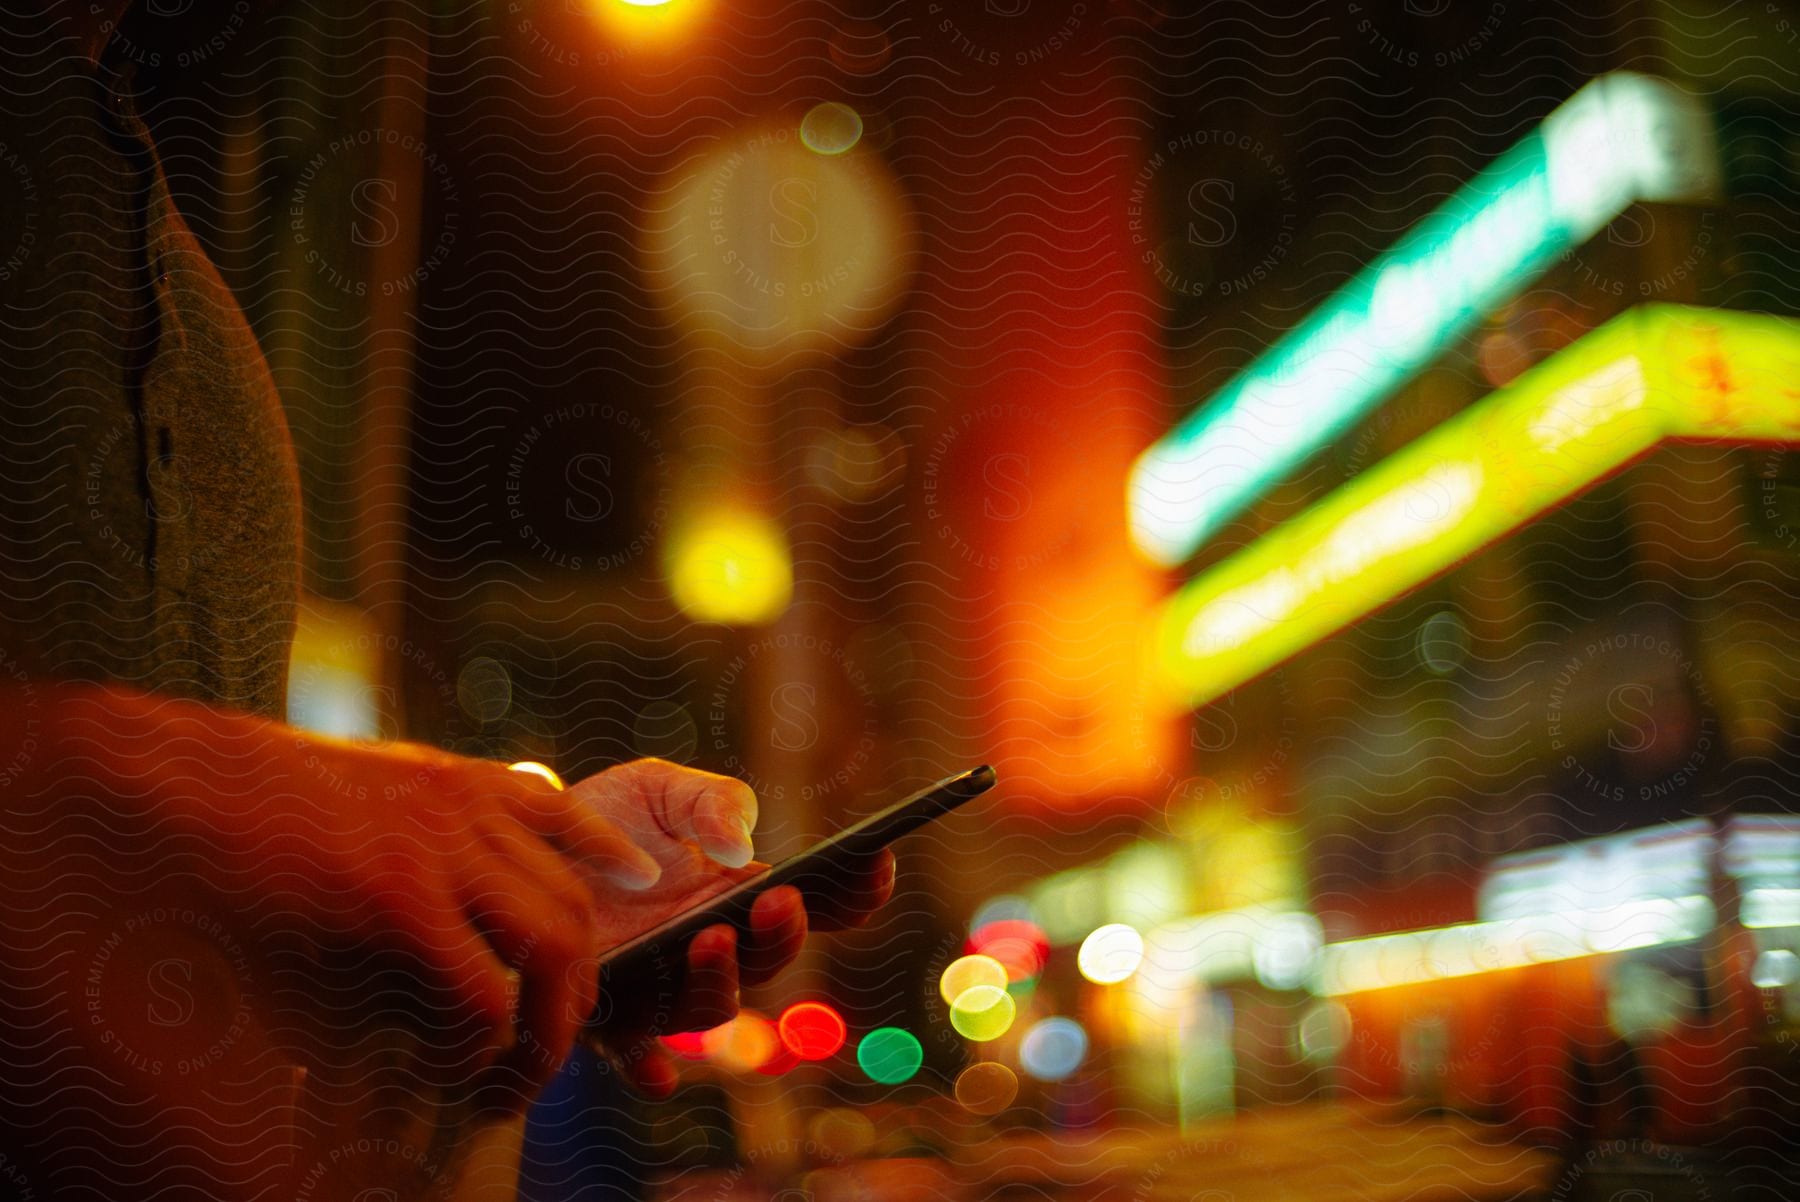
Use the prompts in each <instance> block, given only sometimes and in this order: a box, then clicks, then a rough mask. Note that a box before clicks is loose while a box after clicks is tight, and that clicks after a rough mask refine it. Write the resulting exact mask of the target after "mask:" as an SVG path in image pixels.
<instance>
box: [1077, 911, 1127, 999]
mask: <svg viewBox="0 0 1800 1202" xmlns="http://www.w3.org/2000/svg"><path fill="white" fill-rule="evenodd" d="M1143 961H1144V937H1143V936H1142V935H1140V934H1138V933H1137V929H1136V928H1135V927H1131V926H1127V925H1126V924H1125V923H1122V922H1113V923H1108V924H1107V925H1106V926H1103V927H1100V928H1098V929H1096V930H1095V931H1093V932H1092V933H1090V934H1089V935H1088V937H1087V938H1086V939H1083V940H1082V941H1081V950H1080V951H1079V952H1077V953H1076V955H1075V965H1076V967H1077V968H1079V969H1080V970H1081V975H1082V976H1084V977H1086V978H1087V979H1088V980H1090V981H1092V982H1093V983H1094V984H1096V985H1117V984H1118V983H1119V982H1120V981H1124V980H1128V979H1129V978H1130V977H1131V974H1132V973H1134V972H1136V971H1137V970H1138V965H1139V964H1142V963H1143Z"/></svg>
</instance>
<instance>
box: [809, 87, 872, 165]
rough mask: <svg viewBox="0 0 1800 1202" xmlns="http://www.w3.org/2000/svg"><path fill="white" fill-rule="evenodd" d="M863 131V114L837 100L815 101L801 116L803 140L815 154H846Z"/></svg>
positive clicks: (858, 139)
mask: <svg viewBox="0 0 1800 1202" xmlns="http://www.w3.org/2000/svg"><path fill="white" fill-rule="evenodd" d="M862 135H863V120H862V114H860V113H858V112H857V111H856V110H855V109H853V108H851V107H850V106H849V105H847V104H839V103H838V102H837V101H835V100H827V101H826V102H825V103H824V104H815V105H813V107H812V108H811V109H810V110H808V112H807V114H806V116H804V117H802V118H801V119H800V140H801V141H802V142H804V143H805V144H806V148H807V149H808V150H810V151H812V152H813V153H814V154H843V153H844V152H845V151H846V150H849V149H850V148H851V147H853V146H855V145H856V144H857V143H858V142H860V141H862Z"/></svg>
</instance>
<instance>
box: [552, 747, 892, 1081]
mask: <svg viewBox="0 0 1800 1202" xmlns="http://www.w3.org/2000/svg"><path fill="white" fill-rule="evenodd" d="M570 795H571V796H572V797H574V798H575V799H577V800H578V801H580V802H581V804H582V805H583V806H585V807H586V808H587V809H589V810H590V811H591V812H592V813H594V814H596V815H598V816H599V817H601V818H604V819H606V820H607V821H608V822H609V824H610V825H611V826H612V827H613V828H615V829H617V830H619V831H622V832H623V833H625V834H626V835H627V836H629V837H630V838H631V839H632V840H633V841H635V842H636V843H637V845H638V846H639V847H640V848H641V849H643V850H644V851H645V852H647V853H649V855H650V856H651V857H652V858H653V859H654V860H655V861H656V862H657V864H658V865H659V867H660V868H661V876H660V878H659V879H658V880H657V881H656V883H655V884H653V885H651V886H649V887H648V888H645V889H638V890H633V889H624V888H620V887H618V886H617V885H608V884H606V883H597V884H596V885H595V886H594V892H595V895H596V897H597V899H598V902H599V915H598V924H599V946H600V947H601V948H602V949H605V948H609V947H616V946H617V945H619V944H621V943H624V942H626V941H627V940H629V939H631V938H632V937H634V936H636V935H638V934H640V933H641V932H643V931H647V930H650V929H651V928H653V927H655V926H657V925H658V924H660V923H662V922H664V921H666V920H667V919H669V918H672V917H674V916H675V915H677V914H680V913H681V912H683V911H685V910H687V909H689V908H690V907H692V906H694V905H697V904H699V903H700V902H703V901H705V900H706V899H707V898H709V897H712V896H713V895H714V894H717V893H719V892H721V891H723V890H724V889H726V888H728V887H730V886H731V885H732V884H734V883H736V882H738V881H740V880H744V879H747V878H749V877H752V876H755V875H756V874H757V873H759V872H761V871H762V870H763V869H764V868H766V867H768V865H766V864H761V863H758V862H756V861H754V860H752V859H751V858H750V857H751V854H752V848H751V843H750V831H751V830H752V829H754V827H755V825H756V817H757V803H756V794H755V792H754V791H753V790H752V789H751V788H750V786H749V785H747V784H745V783H744V782H743V781H740V780H735V779H733V778H731V777H727V776H717V775H715V774H713V773H710V772H701V771H698V770H696V769H692V768H684V767H681V766H680V765H677V764H671V763H669V762H667V761H665V760H656V759H646V760H636V761H633V762H631V763H627V764H620V765H618V766H617V767H614V768H610V769H608V770H606V771H605V772H601V773H597V774H596V775H594V776H591V777H588V778H587V779H586V780H583V781H580V782H578V783H577V784H575V785H573V786H571V788H570ZM893 888H894V857H893V853H892V852H889V851H883V852H881V853H880V854H879V855H877V856H875V857H872V858H871V859H870V860H869V861H868V862H867V863H865V864H863V865H859V866H858V867H857V868H855V869H853V870H852V871H850V872H848V873H846V874H845V876H844V879H843V881H842V882H841V884H840V885H839V887H838V888H836V889H834V890H833V891H832V892H831V893H829V894H825V893H819V892H809V894H808V895H807V896H806V897H805V898H802V896H801V894H800V891H799V890H797V889H795V888H794V887H793V886H791V885H787V886H782V887H780V888H776V889H771V890H769V891H767V892H766V893H764V894H762V895H761V896H760V897H758V898H757V900H756V903H755V905H754V906H753V907H752V908H751V911H750V922H749V928H750V931H749V937H748V939H746V940H744V941H743V942H742V946H740V941H739V939H738V934H737V932H736V931H735V930H734V929H733V928H732V927H730V926H727V925H718V926H712V927H708V928H707V929H706V930H704V931H702V932H701V933H700V934H699V935H697V936H695V937H694V939H693V940H692V941H691V942H690V943H689V944H688V948H687V954H686V959H685V962H684V963H682V964H680V965H676V966H672V968H673V975H674V977H675V980H674V981H672V982H660V981H659V982H638V981H631V982H622V983H621V984H622V985H624V986H625V988H622V989H620V990H618V991H617V993H618V996H607V997H602V998H601V999H600V1009H599V1022H598V1024H597V1026H598V1031H599V1036H600V1040H601V1042H602V1043H603V1044H604V1045H605V1047H606V1049H607V1051H608V1052H609V1053H610V1054H611V1055H613V1056H614V1057H615V1058H616V1059H617V1060H618V1061H619V1062H620V1063H621V1065H622V1066H623V1067H624V1069H625V1071H626V1072H627V1074H628V1075H629V1076H630V1078H631V1079H632V1081H633V1082H634V1083H635V1084H636V1085H637V1087H638V1088H639V1089H640V1090H642V1091H643V1092H645V1093H647V1094H650V1095H651V1096H657V1097H660V1096H664V1095H666V1094H668V1093H669V1092H670V1091H672V1090H673V1089H674V1086H675V1068H674V1063H673V1061H672V1060H671V1058H670V1057H669V1056H668V1055H667V1054H666V1053H664V1052H663V1050H662V1048H661V1047H660V1045H659V1044H658V1043H657V1041H656V1038H655V1037H656V1036H657V1035H659V1034H666V1033H668V1032H671V1031H691V1030H701V1029H704V1028H707V1027H713V1026H717V1025H718V1024H720V1023H722V1022H725V1021H727V1020H728V1019H730V1018H731V1017H732V1016H733V1015H735V1014H736V1013H737V1009H738V986H739V985H740V983H741V984H747V985H755V984H760V983H762V982H763V981H766V980H768V979H770V978H771V977H773V976H775V975H776V974H777V973H779V972H780V971H781V970H782V969H783V968H785V967H787V965H788V964H790V963H791V962H792V961H793V959H794V957H795V956H797V955H798V954H799V952H800V947H801V944H802V943H803V942H804V940H805V938H806V932H807V929H808V927H809V925H810V926H812V927H815V928H818V929H821V930H831V929H837V928H842V927H849V926H858V925H861V924H862V923H863V922H866V921H867V920H868V918H869V916H870V915H871V914H872V913H874V911H875V910H877V909H879V908H880V907H881V906H882V905H883V904H884V903H885V902H886V901H887V899H888V897H889V896H890V895H891V894H892V893H893ZM589 975H590V976H597V972H594V971H591V972H590V974H589ZM665 985H667V986H670V987H671V988H672V989H673V997H672V999H670V1004H669V1005H668V1006H667V1008H666V1009H664V1010H662V1012H660V1013H659V1012H658V1007H659V1003H660V1002H661V1000H662V999H663V998H664V996H665V994H666V993H667V990H665V988H664V986H665Z"/></svg>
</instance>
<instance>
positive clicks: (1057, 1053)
mask: <svg viewBox="0 0 1800 1202" xmlns="http://www.w3.org/2000/svg"><path fill="white" fill-rule="evenodd" d="M1087 1050H1088V1037H1087V1032H1086V1031H1085V1030H1083V1029H1082V1026H1081V1024H1080V1023H1078V1022H1076V1021H1075V1020H1074V1019H1072V1018H1063V1017H1061V1016H1060V1015H1059V1016H1057V1017H1055V1018H1046V1019H1044V1020H1043V1021H1042V1022H1039V1023H1034V1024H1032V1027H1031V1029H1030V1030H1029V1031H1027V1032H1025V1038H1024V1039H1022V1040H1021V1041H1020V1042H1019V1063H1020V1064H1021V1065H1022V1066H1023V1067H1024V1069H1025V1071H1026V1072H1028V1073H1030V1074H1031V1075H1032V1076H1034V1077H1036V1078H1037V1079H1038V1080H1040V1081H1061V1080H1062V1079H1063V1078H1064V1077H1066V1076H1068V1075H1069V1074H1070V1073H1072V1072H1074V1071H1075V1070H1076V1069H1078V1068H1080V1067H1081V1062H1082V1061H1083V1060H1085V1059H1086V1058H1087Z"/></svg>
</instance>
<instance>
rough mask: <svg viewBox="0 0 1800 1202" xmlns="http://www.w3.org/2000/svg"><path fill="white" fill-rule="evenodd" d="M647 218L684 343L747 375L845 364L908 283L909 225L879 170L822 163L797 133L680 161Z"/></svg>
mask: <svg viewBox="0 0 1800 1202" xmlns="http://www.w3.org/2000/svg"><path fill="white" fill-rule="evenodd" d="M645 213H646V219H645V222H644V228H643V231H642V235H643V243H642V252H643V256H644V268H645V275H646V279H647V281H648V282H649V284H650V285H651V288H652V289H653V291H654V292H655V293H656V294H657V296H658V297H659V299H660V300H661V301H662V302H663V303H664V304H666V305H667V306H668V307H669V309H670V310H671V312H672V313H673V314H674V316H675V317H676V318H677V319H678V320H679V321H680V323H681V325H682V326H683V328H684V329H685V330H686V331H688V332H690V333H693V334H706V335H717V336H722V337H723V338H724V339H726V340H727V342H728V343H729V345H730V346H731V348H732V351H733V355H734V358H737V359H739V360H743V361H746V362H748V363H752V364H762V365H768V364H772V363H774V362H776V361H778V360H780V359H782V358H784V357H785V356H787V355H789V354H793V353H795V352H801V351H816V350H824V351H828V352H831V353H841V352H842V351H843V349H844V348H846V347H849V346H851V345H854V344H855V343H857V342H860V341H861V340H862V339H864V338H866V337H868V336H869V335H871V334H873V333H874V332H875V331H876V330H877V329H878V328H880V327H881V326H882V325H884V324H885V323H886V322H887V320H888V318H889V317H890V316H891V315H892V314H893V311H894V309H895V307H896V306H897V305H898V303H899V301H900V298H901V296H902V295H903V294H904V292H905V288H906V284H907V282H908V279H909V275H910V272H909V266H910V261H911V257H912V250H913V245H914V240H913V233H912V219H911V215H910V212H909V209H908V207H907V204H906V200H905V197H904V194H903V193H902V192H901V189H900V186H899V183H898V181H897V180H896V179H895V177H894V175H893V173H892V172H891V171H890V170H889V169H888V167H887V166H886V164H885V163H884V162H883V161H882V159H881V156H880V155H879V154H878V153H876V152H875V151H873V150H872V149H870V148H869V147H868V146H856V147H855V148H854V149H849V148H846V149H844V150H841V151H840V152H838V153H835V154H823V153H819V152H817V151H815V150H813V149H809V147H808V146H807V145H806V144H805V142H803V140H802V135H801V131H800V130H798V129H796V128H795V126H794V124H793V123H792V122H791V121H788V122H783V123H781V124H779V125H771V124H768V123H763V122H758V123H754V124H750V125H746V126H744V127H742V128H741V129H739V130H737V131H736V132H735V133H733V134H731V135H730V136H728V137H725V138H723V139H720V140H719V141H718V142H717V143H716V144H714V145H712V146H711V147H710V148H709V149H707V150H706V151H705V152H704V153H703V154H701V155H700V156H698V157H695V158H693V159H690V160H687V161H685V162H684V163H682V164H681V165H680V166H679V167H677V168H676V170H675V173H674V174H673V175H672V176H671V177H670V178H669V179H668V180H667V182H666V183H665V184H664V185H663V186H662V187H661V188H659V189H657V190H656V191H655V192H653V193H652V194H651V195H650V197H649V198H647V199H646V201H645Z"/></svg>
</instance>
